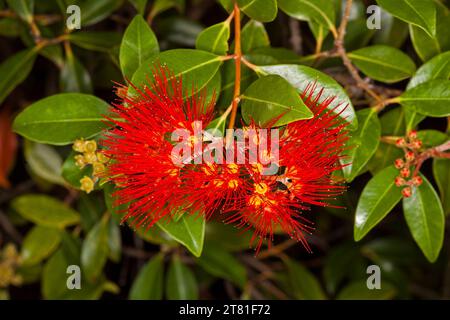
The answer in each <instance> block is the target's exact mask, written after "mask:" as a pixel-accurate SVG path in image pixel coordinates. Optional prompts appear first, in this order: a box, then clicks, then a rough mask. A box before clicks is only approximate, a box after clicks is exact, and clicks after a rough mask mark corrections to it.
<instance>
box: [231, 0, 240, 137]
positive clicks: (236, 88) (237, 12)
mask: <svg viewBox="0 0 450 320" xmlns="http://www.w3.org/2000/svg"><path fill="white" fill-rule="evenodd" d="M234 42H235V47H234V62H235V80H234V93H233V102H232V108H231V116H230V122H229V123H228V129H233V128H234V124H235V122H236V115H237V108H238V104H239V96H240V94H241V58H242V52H241V16H240V10H239V7H238V5H237V3H235V4H234Z"/></svg>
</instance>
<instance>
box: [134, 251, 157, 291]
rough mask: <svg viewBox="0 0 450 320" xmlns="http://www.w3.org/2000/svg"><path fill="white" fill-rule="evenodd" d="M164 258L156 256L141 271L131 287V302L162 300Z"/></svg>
mask: <svg viewBox="0 0 450 320" xmlns="http://www.w3.org/2000/svg"><path fill="white" fill-rule="evenodd" d="M163 262H164V256H163V255H162V254H161V253H160V254H157V255H156V256H154V257H153V258H152V259H151V260H150V261H149V262H147V264H146V265H144V266H143V267H142V268H141V270H139V273H138V275H137V276H136V278H135V280H134V282H133V284H132V285H131V289H130V294H129V298H130V299H131V300H160V299H162V296H163V285H164V284H163V279H164V277H163V276H164V264H163Z"/></svg>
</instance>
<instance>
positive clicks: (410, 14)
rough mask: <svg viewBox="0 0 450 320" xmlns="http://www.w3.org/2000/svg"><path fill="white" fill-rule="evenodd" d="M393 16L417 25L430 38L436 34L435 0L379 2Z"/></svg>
mask: <svg viewBox="0 0 450 320" xmlns="http://www.w3.org/2000/svg"><path fill="white" fill-rule="evenodd" d="M377 3H378V4H379V5H380V6H381V7H382V8H383V9H384V10H386V11H387V12H389V13H390V14H392V15H393V16H395V17H397V18H399V19H401V20H403V21H405V22H408V23H410V24H413V25H416V26H418V27H420V28H422V29H423V30H424V31H426V32H427V33H428V34H429V35H430V36H433V35H434V34H435V33H436V6H435V4H434V2H433V0H397V1H392V0H377Z"/></svg>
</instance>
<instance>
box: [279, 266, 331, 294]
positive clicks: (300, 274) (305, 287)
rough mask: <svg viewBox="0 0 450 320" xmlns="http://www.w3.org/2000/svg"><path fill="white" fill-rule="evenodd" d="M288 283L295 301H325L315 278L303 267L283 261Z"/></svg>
mask: <svg viewBox="0 0 450 320" xmlns="http://www.w3.org/2000/svg"><path fill="white" fill-rule="evenodd" d="M284 262H285V264H286V266H287V269H288V277H289V282H290V285H291V287H292V290H293V294H294V297H295V299H300V300H324V299H326V296H325V293H324V292H323V289H322V286H321V285H320V283H319V281H318V280H317V278H316V277H315V276H314V275H313V274H312V273H311V272H310V271H309V270H308V269H306V268H305V267H304V266H302V265H301V264H299V263H297V262H296V261H293V260H291V259H285V261H284Z"/></svg>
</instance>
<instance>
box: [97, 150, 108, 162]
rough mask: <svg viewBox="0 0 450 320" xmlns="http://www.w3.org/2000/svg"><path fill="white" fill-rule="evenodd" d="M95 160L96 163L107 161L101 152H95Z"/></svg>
mask: <svg viewBox="0 0 450 320" xmlns="http://www.w3.org/2000/svg"><path fill="white" fill-rule="evenodd" d="M97 160H98V162H101V163H106V162H108V160H109V159H108V157H107V156H105V154H104V153H103V152H97Z"/></svg>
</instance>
